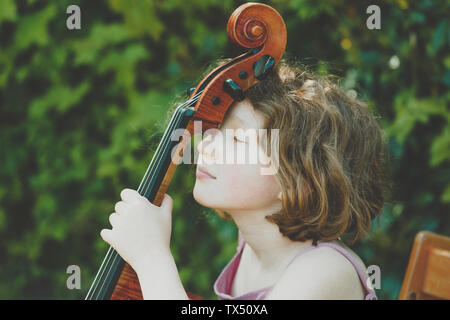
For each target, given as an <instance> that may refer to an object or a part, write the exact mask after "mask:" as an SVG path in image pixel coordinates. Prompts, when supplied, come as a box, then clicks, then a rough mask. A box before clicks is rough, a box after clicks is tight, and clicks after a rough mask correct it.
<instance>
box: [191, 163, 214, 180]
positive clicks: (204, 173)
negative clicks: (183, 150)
mask: <svg viewBox="0 0 450 320" xmlns="http://www.w3.org/2000/svg"><path fill="white" fill-rule="evenodd" d="M195 175H196V176H197V178H208V179H216V177H214V176H213V175H212V174H211V173H209V172H208V170H206V169H205V168H204V167H200V166H197V172H196V173H195Z"/></svg>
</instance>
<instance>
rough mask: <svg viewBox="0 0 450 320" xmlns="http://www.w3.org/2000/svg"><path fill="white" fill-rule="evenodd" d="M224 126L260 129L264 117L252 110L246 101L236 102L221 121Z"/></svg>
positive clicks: (251, 106)
mask: <svg viewBox="0 0 450 320" xmlns="http://www.w3.org/2000/svg"><path fill="white" fill-rule="evenodd" d="M223 124H224V125H227V126H228V125H233V126H236V127H239V128H262V127H263V125H264V117H263V116H262V115H261V114H260V112H258V111H257V110H255V109H254V108H253V105H252V104H251V103H250V101H249V100H248V99H244V100H242V101H236V102H234V103H233V104H232V105H231V106H230V109H229V110H228V112H227V114H226V115H225V119H224V121H223Z"/></svg>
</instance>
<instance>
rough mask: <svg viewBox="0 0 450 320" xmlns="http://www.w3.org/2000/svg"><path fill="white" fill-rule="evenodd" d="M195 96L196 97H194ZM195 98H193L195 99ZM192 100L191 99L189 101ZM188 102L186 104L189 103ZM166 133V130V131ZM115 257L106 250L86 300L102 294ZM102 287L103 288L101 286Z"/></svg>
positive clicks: (112, 252) (113, 253)
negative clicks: (99, 287)
mask: <svg viewBox="0 0 450 320" xmlns="http://www.w3.org/2000/svg"><path fill="white" fill-rule="evenodd" d="M196 96H197V95H196ZM196 96H195V97H196ZM191 100H192V99H191ZM189 101H190V100H189ZM189 101H188V102H189ZM180 109H181V108H180V107H179V108H177V111H179V110H180ZM178 115H179V112H178V114H176V117H174V119H173V120H175V119H176V118H177V117H178ZM172 125H173V121H172V123H171V125H169V128H170V127H172ZM166 131H167V130H166ZM116 257H117V252H115V250H113V248H112V247H110V248H109V250H108V253H107V256H106V257H105V259H104V261H103V263H102V266H100V272H98V274H97V276H96V279H94V286H91V289H90V290H89V292H88V295H87V298H86V299H88V298H89V299H90V298H92V296H93V293H95V291H97V295H96V298H98V297H99V295H100V293H101V292H102V291H101V290H97V287H98V285H99V284H100V283H102V282H103V283H104V282H105V281H106V279H107V278H108V277H107V276H108V275H109V272H107V276H106V277H105V275H104V273H105V271H107V270H111V268H112V267H111V259H112V260H115V258H116ZM102 287H103V286H102Z"/></svg>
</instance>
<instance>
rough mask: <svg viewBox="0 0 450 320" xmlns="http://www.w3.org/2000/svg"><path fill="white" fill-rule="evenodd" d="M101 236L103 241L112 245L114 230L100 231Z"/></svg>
mask: <svg viewBox="0 0 450 320" xmlns="http://www.w3.org/2000/svg"><path fill="white" fill-rule="evenodd" d="M100 236H101V237H102V239H103V240H104V241H105V242H106V243H108V244H109V245H111V240H112V230H110V229H102V231H100Z"/></svg>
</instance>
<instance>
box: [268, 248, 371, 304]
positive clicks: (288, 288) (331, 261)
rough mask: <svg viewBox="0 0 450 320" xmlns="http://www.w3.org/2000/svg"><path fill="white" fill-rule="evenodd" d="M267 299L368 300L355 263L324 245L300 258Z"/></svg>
mask: <svg viewBox="0 0 450 320" xmlns="http://www.w3.org/2000/svg"><path fill="white" fill-rule="evenodd" d="M267 299H276V300H280V299H286V300H289V299H292V300H302V299H306V300H316V299H317V300H340V299H364V289H363V286H362V284H361V281H360V278H359V276H358V273H357V271H356V269H355V267H354V266H353V264H352V263H351V262H350V261H349V260H348V259H347V258H346V257H345V256H343V255H342V254H341V253H340V252H338V251H337V250H336V249H334V248H331V247H327V246H322V247H318V248H314V249H312V250H310V251H308V252H306V253H304V254H302V255H301V256H299V257H298V258H296V259H295V260H294V261H293V262H292V263H291V264H290V265H289V266H288V268H287V269H286V270H285V272H284V273H283V275H282V276H281V278H280V279H279V280H278V281H277V283H276V284H275V286H274V287H273V290H272V291H271V292H270V293H269V295H268V296H267Z"/></svg>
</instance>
